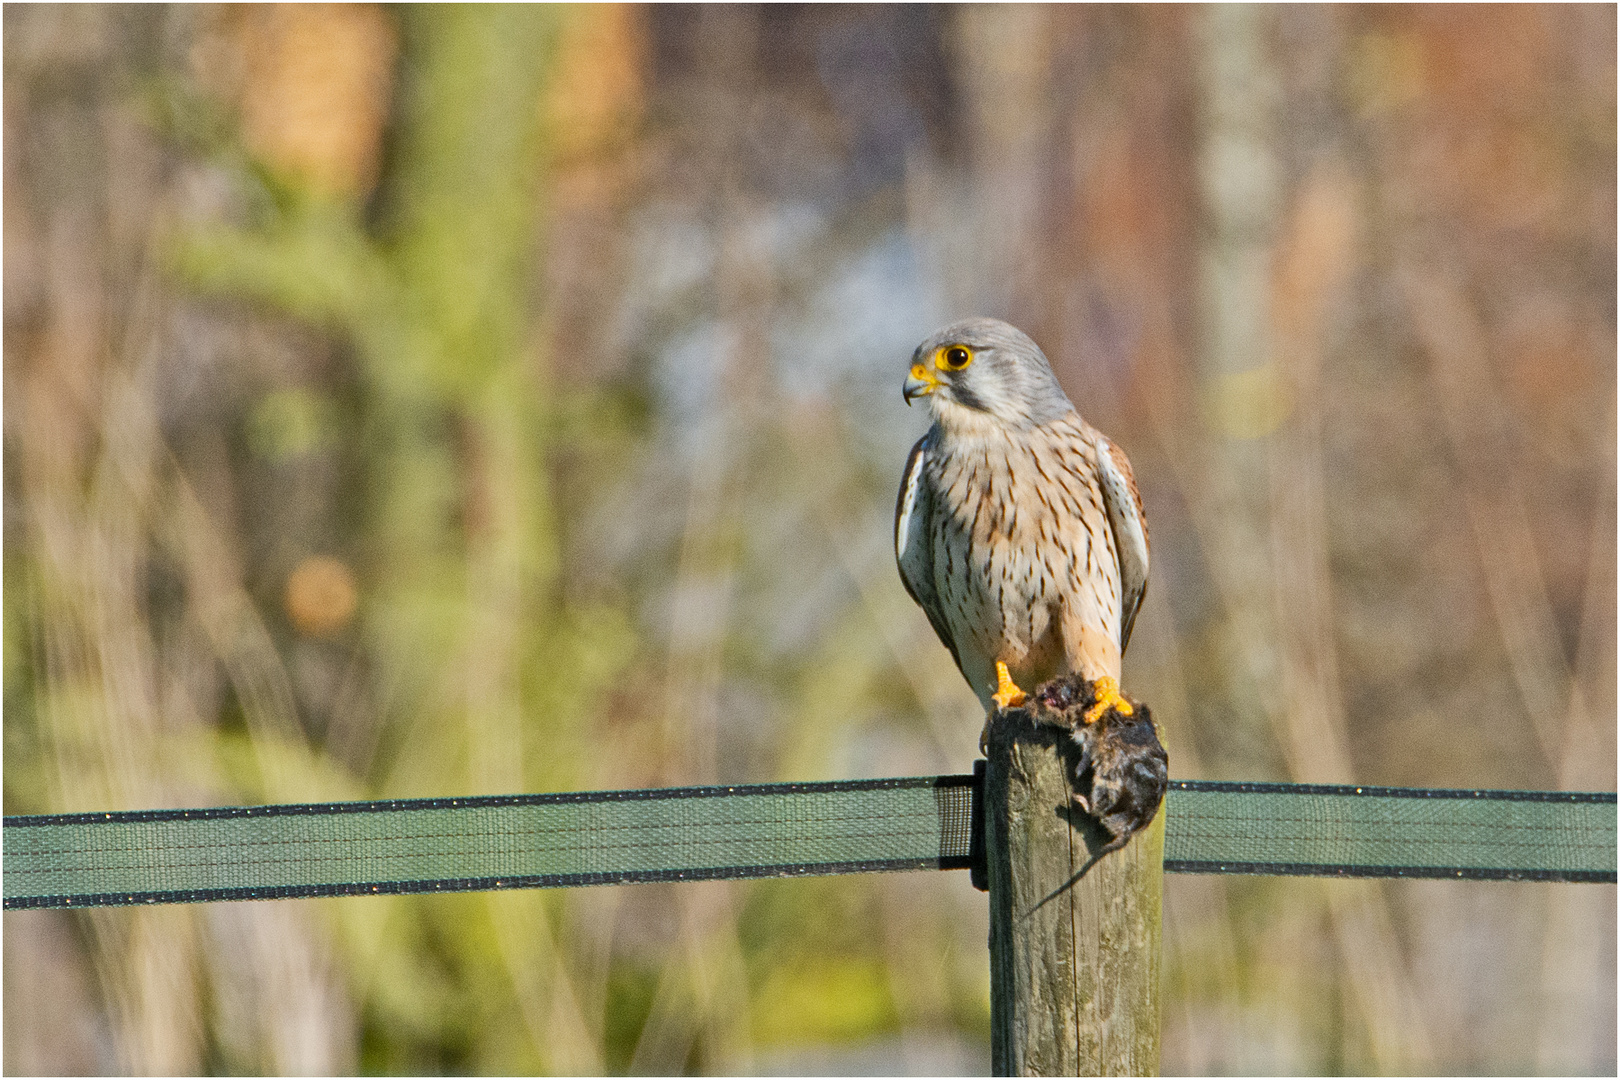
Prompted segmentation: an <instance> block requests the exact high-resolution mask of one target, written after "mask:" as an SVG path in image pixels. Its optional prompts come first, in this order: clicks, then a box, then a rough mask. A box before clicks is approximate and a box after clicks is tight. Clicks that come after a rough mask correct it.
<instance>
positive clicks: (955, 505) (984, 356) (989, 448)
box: [895, 319, 1148, 713]
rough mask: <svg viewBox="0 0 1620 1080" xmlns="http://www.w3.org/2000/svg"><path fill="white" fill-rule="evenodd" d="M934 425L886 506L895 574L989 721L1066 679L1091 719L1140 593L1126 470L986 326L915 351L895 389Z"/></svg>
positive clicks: (1033, 360) (1110, 689)
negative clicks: (1077, 689)
mask: <svg viewBox="0 0 1620 1080" xmlns="http://www.w3.org/2000/svg"><path fill="white" fill-rule="evenodd" d="M905 396H906V400H907V402H908V403H909V402H910V401H912V400H914V399H916V398H918V397H926V398H927V399H928V404H929V407H930V411H931V413H932V415H933V421H934V423H933V426H932V427H930V428H929V430H928V433H927V434H926V435H924V436H923V437H922V438H921V439H920V440H918V442H917V444H916V446H915V447H913V448H912V451H911V457H910V458H909V460H908V461H907V462H906V469H905V474H904V476H903V477H902V479H901V484H900V495H899V501H898V504H897V506H896V510H895V555H896V558H897V560H898V562H899V566H900V577H901V580H902V581H904V583H905V586H906V589H907V591H908V592H909V593H910V594H911V596H912V598H913V599H914V600H916V601H917V603H918V604H919V605H921V606H922V609H923V611H924V612H926V613H927V615H928V619H929V622H930V623H932V624H933V627H934V630H935V632H936V633H937V634H938V635H939V637H940V640H941V641H943V642H944V643H945V646H946V648H948V649H950V651H951V655H952V656H953V657H954V658H955V659H956V664H957V667H958V668H960V669H961V671H962V675H963V676H964V677H965V678H966V679H967V681H968V683H969V684H970V685H971V686H972V687H973V691H974V693H975V694H977V695H978V697H979V699H980V701H981V702H982V703H983V704H984V706H985V708H986V709H987V710H993V709H994V708H996V707H998V706H999V707H1007V706H1011V705H1016V704H1018V703H1019V702H1021V701H1022V700H1023V692H1022V690H1021V689H1020V687H1029V688H1031V689H1033V688H1034V687H1035V686H1036V685H1038V684H1040V683H1042V682H1044V681H1046V680H1047V679H1050V678H1053V677H1055V676H1058V675H1065V674H1069V673H1078V674H1080V675H1081V676H1083V677H1084V678H1086V679H1087V680H1090V681H1094V682H1096V683H1097V684H1098V692H1099V698H1098V705H1097V710H1099V711H1100V710H1101V709H1103V708H1106V707H1109V706H1111V705H1112V706H1120V707H1122V708H1123V711H1124V712H1126V713H1129V711H1130V707H1129V705H1128V704H1126V703H1125V702H1124V699H1123V698H1122V697H1120V696H1119V683H1118V680H1119V677H1120V659H1121V657H1122V655H1123V654H1124V651H1125V646H1126V644H1127V643H1128V642H1129V641H1130V636H1131V629H1132V627H1133V625H1134V623H1135V621H1136V613H1137V611H1138V609H1139V608H1140V606H1141V603H1142V595H1143V592H1144V590H1145V589H1146V587H1147V573H1148V533H1147V524H1146V521H1145V520H1144V518H1143V514H1142V502H1141V498H1140V496H1139V495H1138V493H1137V489H1136V483H1135V480H1134V478H1133V477H1132V475H1131V467H1130V462H1129V461H1128V460H1127V459H1126V457H1125V454H1124V452H1123V451H1121V450H1120V448H1119V447H1118V446H1117V445H1115V444H1114V443H1113V442H1112V441H1111V440H1110V439H1109V438H1108V437H1107V436H1105V435H1103V434H1102V433H1101V432H1099V431H1097V430H1096V429H1095V428H1093V427H1092V426H1091V425H1090V424H1088V423H1086V421H1085V420H1083V419H1082V418H1081V417H1080V414H1079V413H1078V412H1076V411H1075V408H1074V406H1073V405H1072V404H1071V403H1070V402H1069V399H1068V397H1067V396H1066V395H1065V394H1064V392H1063V389H1062V388H1061V387H1060V386H1059V385H1058V382H1057V378H1056V377H1055V376H1054V375H1053V374H1052V368H1051V365H1050V364H1049V363H1048V361H1047V359H1046V356H1045V354H1043V353H1042V352H1041V350H1040V348H1039V347H1038V346H1037V345H1036V344H1035V342H1034V341H1032V340H1031V339H1030V338H1029V337H1028V336H1026V335H1025V334H1024V333H1022V332H1021V331H1019V330H1018V329H1016V328H1014V327H1012V326H1010V325H1008V324H1007V323H1004V322H1000V321H998V320H995V319H969V320H966V321H964V322H958V323H953V324H951V325H950V326H947V327H945V328H943V329H941V330H939V331H937V332H936V333H934V334H933V335H931V336H930V337H929V338H928V339H927V340H925V341H924V342H923V343H922V344H921V345H919V346H918V347H917V351H916V352H915V353H914V354H913V356H912V366H911V371H910V374H909V376H908V378H907V379H906V384H905Z"/></svg>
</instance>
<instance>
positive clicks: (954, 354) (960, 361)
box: [939, 345, 973, 371]
mask: <svg viewBox="0 0 1620 1080" xmlns="http://www.w3.org/2000/svg"><path fill="white" fill-rule="evenodd" d="M939 359H940V365H939V366H940V367H943V368H948V369H949V370H951V371H961V370H962V369H963V368H965V367H967V366H968V365H969V364H971V363H972V362H973V350H972V349H970V348H968V347H967V346H966V345H949V346H946V348H945V350H944V352H943V353H941V354H940V358H939Z"/></svg>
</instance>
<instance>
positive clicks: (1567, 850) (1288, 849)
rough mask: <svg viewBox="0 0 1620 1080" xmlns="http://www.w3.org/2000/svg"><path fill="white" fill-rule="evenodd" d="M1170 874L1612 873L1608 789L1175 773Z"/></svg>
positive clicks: (1568, 876)
mask: <svg viewBox="0 0 1620 1080" xmlns="http://www.w3.org/2000/svg"><path fill="white" fill-rule="evenodd" d="M1167 801H1168V803H1169V816H1168V817H1167V818H1166V819H1165V838H1164V868H1165V870H1166V871H1167V872H1171V873H1194V874H1197V873H1205V874H1211V873H1214V874H1290V875H1329V876H1340V877H1430V878H1474V879H1494V880H1507V881H1589V882H1613V881H1614V880H1615V842H1616V838H1615V797H1614V794H1613V793H1612V792H1602V793H1587V792H1569V791H1453V790H1445V789H1440V790H1435V789H1423V788H1377V787H1321V786H1316V785H1306V784H1228V783H1202V782H1199V781H1189V780H1182V781H1172V783H1171V791H1170V793H1169V795H1168V797H1167Z"/></svg>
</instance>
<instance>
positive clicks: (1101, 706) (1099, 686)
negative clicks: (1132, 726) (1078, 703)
mask: <svg viewBox="0 0 1620 1080" xmlns="http://www.w3.org/2000/svg"><path fill="white" fill-rule="evenodd" d="M1094 692H1095V693H1096V700H1095V701H1094V702H1093V704H1092V706H1091V708H1089V709H1087V710H1086V715H1085V716H1084V717H1082V722H1083V723H1086V724H1095V723H1096V722H1097V721H1098V720H1100V719H1101V718H1102V714H1103V713H1105V712H1107V711H1108V710H1109V709H1113V710H1114V711H1115V712H1117V713H1119V715H1121V716H1130V715H1131V714H1132V713H1134V712H1135V711H1136V710H1135V709H1133V708H1131V703H1130V702H1129V701H1126V700H1125V698H1124V696H1123V695H1121V694H1120V692H1119V683H1118V682H1117V681H1115V680H1114V679H1113V678H1112V677H1111V676H1108V675H1104V676H1103V677H1102V678H1100V679H1098V680H1097V681H1096V683H1095V684H1094Z"/></svg>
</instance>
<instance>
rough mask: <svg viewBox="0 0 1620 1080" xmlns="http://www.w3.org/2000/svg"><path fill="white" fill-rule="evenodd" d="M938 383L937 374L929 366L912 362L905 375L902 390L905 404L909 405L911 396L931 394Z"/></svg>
mask: <svg viewBox="0 0 1620 1080" xmlns="http://www.w3.org/2000/svg"><path fill="white" fill-rule="evenodd" d="M939 383H940V379H939V376H938V375H936V374H934V372H933V370H932V369H931V368H927V367H924V366H923V365H921V364H912V365H911V374H910V375H908V376H907V377H906V387H905V390H904V393H905V396H906V404H907V405H910V404H911V399H912V398H920V397H927V396H928V395H929V394H932V393H933V392H934V391H935V390H937V389H939Z"/></svg>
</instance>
